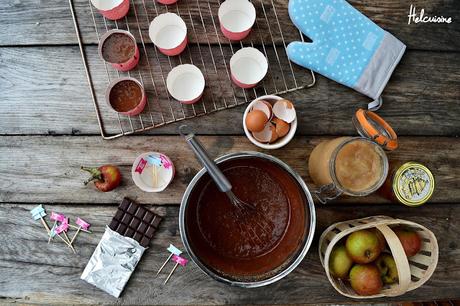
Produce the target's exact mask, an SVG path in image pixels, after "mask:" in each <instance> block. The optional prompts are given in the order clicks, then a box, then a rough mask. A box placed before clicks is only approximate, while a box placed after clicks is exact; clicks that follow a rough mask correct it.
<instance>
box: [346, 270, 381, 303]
mask: <svg viewBox="0 0 460 306" xmlns="http://www.w3.org/2000/svg"><path fill="white" fill-rule="evenodd" d="M350 285H351V288H353V290H355V291H356V293H357V294H359V295H373V294H378V293H379V292H380V290H382V286H383V283H382V279H381V278H380V272H379V269H377V267H376V266H375V265H374V264H365V265H360V264H356V265H354V266H353V267H352V268H351V270H350Z"/></svg>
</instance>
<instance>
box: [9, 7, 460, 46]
mask: <svg viewBox="0 0 460 306" xmlns="http://www.w3.org/2000/svg"><path fill="white" fill-rule="evenodd" d="M74 2H75V7H76V11H77V14H78V17H79V22H80V25H81V30H82V33H83V37H84V38H85V42H86V43H95V42H96V36H95V34H94V25H93V20H92V17H91V14H90V9H89V6H88V0H74ZM274 2H275V4H276V9H277V13H278V15H279V19H280V23H281V27H282V28H283V29H284V33H285V39H286V41H288V42H289V41H292V40H294V39H298V33H297V31H296V30H295V28H294V27H293V25H292V24H291V22H290V19H289V18H288V14H287V1H286V0H276V1H274ZM134 3H136V5H135V7H136V11H137V14H138V18H139V19H140V20H141V22H142V24H144V25H143V28H142V30H143V31H144V30H146V28H147V16H146V11H145V9H144V7H143V5H142V1H141V0H136V1H134ZM144 3H146V8H147V12H148V20H150V21H151V20H152V19H153V17H154V16H155V15H156V11H155V7H154V4H153V1H144ZM196 3H198V1H189V2H187V3H186V2H185V1H181V2H179V12H180V13H181V15H183V18H185V19H186V21H187V22H188V23H189V25H191V23H190V17H189V16H188V14H187V6H189V8H190V10H191V12H192V13H191V15H192V19H193V21H194V24H195V25H196V26H199V25H200V23H201V19H200V18H199V11H198V9H197V8H198V6H197V5H196ZM199 3H201V4H200V5H201V9H202V14H203V15H204V16H205V18H204V19H205V20H204V21H205V23H206V24H207V25H209V27H208V28H207V31H208V33H210V32H211V31H214V29H213V28H212V21H211V20H210V18H209V17H206V16H208V15H209V13H208V12H209V8H208V6H207V2H205V1H199ZM211 3H212V4H213V5H212V7H211V10H212V11H213V13H214V15H216V14H217V8H218V0H215V1H211ZM253 3H254V4H255V5H256V8H257V11H258V16H259V18H258V20H259V22H258V23H259V27H260V33H262V35H264V36H265V38H268V36H269V31H268V24H267V22H266V21H265V18H264V15H263V10H262V5H261V3H262V2H261V0H255V1H253ZM263 3H264V7H265V11H266V13H267V15H268V17H269V18H268V19H269V20H270V21H271V27H272V28H271V30H272V32H273V35H274V36H275V39H276V40H277V42H279V43H280V42H281V39H280V38H281V36H280V35H279V34H278V29H277V27H274V24H275V23H274V14H273V10H272V9H271V2H270V1H268V0H264V1H263ZM351 4H352V5H353V6H355V7H356V8H357V9H358V10H360V11H361V12H363V13H364V14H365V15H366V16H368V17H369V18H371V19H372V20H373V21H375V22H376V23H377V24H378V25H380V26H381V27H383V28H385V29H386V30H388V31H390V32H391V33H393V34H394V35H396V37H398V38H399V39H401V40H402V41H403V42H404V43H406V44H407V45H408V47H409V48H411V49H417V50H451V51H452V50H457V51H458V50H460V42H459V40H458V39H457V38H458V37H459V35H460V26H459V24H458V23H456V22H455V21H454V22H453V23H451V24H410V25H408V24H407V21H408V17H407V15H408V14H409V7H410V5H411V4H413V5H415V6H416V7H417V11H418V9H421V8H424V9H425V10H426V14H429V15H431V16H433V15H437V16H440V15H444V16H446V17H448V16H451V17H452V18H453V19H454V20H456V19H458V17H459V16H460V8H459V6H458V5H456V3H455V0H449V1H441V0H437V1H425V0H415V1H390V0H386V1H379V2H378V3H377V2H374V1H367V0H357V1H351ZM157 8H158V10H159V11H160V12H163V11H164V10H165V9H164V7H162V6H160V5H158V4H157ZM170 9H171V10H173V11H174V10H175V9H176V8H175V7H174V6H173V7H172V8H170ZM0 15H2V18H1V20H0V44H1V45H31V44H40V45H42V44H75V43H76V41H77V40H76V36H75V33H74V28H73V23H72V20H71V15H70V10H69V7H68V3H67V1H58V0H52V1H50V0H48V1H35V0H21V1H14V0H8V1H2V2H1V3H0ZM215 18H216V17H215ZM128 20H129V23H130V24H131V27H132V28H133V27H135V24H134V21H135V16H134V10H133V9H131V11H130V13H129V15H128ZM96 21H97V22H98V23H99V24H100V26H101V27H102V24H103V20H102V18H101V17H100V15H98V14H96ZM215 21H216V22H217V19H216V20H215ZM272 21H273V22H272ZM123 22H124V21H121V22H120V24H121V26H123ZM110 25H111V23H109V26H110ZM12 29H14V30H12ZM56 29H59V30H58V31H56ZM197 29H198V30H199V31H200V32H199V33H198V38H197V37H193V35H192V37H191V39H192V41H200V42H207V40H206V39H205V38H204V35H203V34H204V30H202V29H201V28H200V27H197ZM144 32H145V33H146V31H144ZM48 33H53V35H49V34H48ZM145 36H146V37H147V34H145ZM210 39H211V42H217V37H216V35H211V36H210Z"/></svg>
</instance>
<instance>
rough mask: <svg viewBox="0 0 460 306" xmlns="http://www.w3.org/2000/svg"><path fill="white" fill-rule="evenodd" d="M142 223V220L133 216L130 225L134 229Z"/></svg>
mask: <svg viewBox="0 0 460 306" xmlns="http://www.w3.org/2000/svg"><path fill="white" fill-rule="evenodd" d="M140 223H141V221H140V220H139V219H136V218H133V219H132V220H131V222H130V223H129V227H131V228H133V229H137V227H138V226H139V224H140Z"/></svg>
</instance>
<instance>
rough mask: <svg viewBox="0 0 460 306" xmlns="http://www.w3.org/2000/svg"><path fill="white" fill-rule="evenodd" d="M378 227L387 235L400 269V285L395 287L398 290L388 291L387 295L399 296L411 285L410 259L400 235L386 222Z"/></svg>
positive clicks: (397, 266) (386, 237)
mask: <svg viewBox="0 0 460 306" xmlns="http://www.w3.org/2000/svg"><path fill="white" fill-rule="evenodd" d="M376 227H377V229H378V230H379V231H380V232H381V233H382V234H383V236H385V239H386V241H387V243H388V246H389V247H390V250H391V254H392V255H393V258H394V260H395V263H396V268H397V269H398V278H399V282H398V283H399V285H398V286H397V287H394V289H396V290H394V291H393V290H392V291H390V292H388V293H387V295H388V296H398V295H401V294H404V293H405V292H407V290H408V289H409V285H410V283H411V272H410V265H409V260H408V259H407V256H406V253H405V252H404V249H403V247H402V244H401V242H400V241H399V238H398V236H396V234H395V233H394V232H393V230H392V229H391V228H390V227H389V226H387V225H384V224H382V225H377V226H376ZM392 289H393V288H392Z"/></svg>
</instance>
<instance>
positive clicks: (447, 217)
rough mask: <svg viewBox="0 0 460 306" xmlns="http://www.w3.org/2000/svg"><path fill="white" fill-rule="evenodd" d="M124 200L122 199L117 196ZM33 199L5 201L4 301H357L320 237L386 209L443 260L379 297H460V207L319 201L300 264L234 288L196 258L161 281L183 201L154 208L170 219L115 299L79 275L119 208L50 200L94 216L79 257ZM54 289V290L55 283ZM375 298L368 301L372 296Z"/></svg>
mask: <svg viewBox="0 0 460 306" xmlns="http://www.w3.org/2000/svg"><path fill="white" fill-rule="evenodd" d="M119 200H121V199H119ZM32 207H33V206H32V205H17V204H3V205H1V206H0V227H1V228H2V229H3V230H2V234H0V245H1V246H2V252H0V262H1V264H0V275H2V277H1V278H0V296H3V297H4V299H3V301H5V302H16V303H43V304H61V305H62V304H65V303H69V304H80V303H81V304H98V303H103V304H114V303H116V304H122V305H140V304H200V305H205V304H223V303H229V304H237V303H241V304H254V303H257V304H274V303H282V304H288V303H343V302H353V301H354V300H352V299H345V298H343V297H341V296H340V295H339V294H338V293H337V292H335V290H334V289H333V288H332V286H331V285H330V284H329V283H328V280H327V278H326V275H325V272H324V270H323V268H322V267H321V264H320V261H319V258H318V253H317V252H318V251H317V247H318V246H317V241H318V238H319V235H320V234H321V233H322V231H323V230H324V229H325V228H326V227H327V226H329V225H330V224H332V223H335V222H338V221H344V220H348V219H354V218H360V217H364V216H370V215H380V214H385V215H389V216H393V217H397V218H402V219H407V220H410V221H414V222H417V223H420V224H422V225H425V226H428V227H429V228H430V230H432V231H433V232H434V234H435V235H436V236H437V238H438V243H439V249H440V254H439V263H438V267H437V269H436V271H435V273H434V274H433V276H432V277H431V279H430V280H429V281H428V282H427V283H426V284H425V285H424V286H423V287H422V288H419V289H416V290H414V291H412V292H409V293H407V294H405V295H403V296H400V297H396V298H386V299H377V300H372V301H373V302H377V301H380V302H386V303H389V302H392V301H414V300H433V299H438V300H442V299H458V298H460V283H459V282H458V281H456V280H458V279H460V249H459V241H458V237H459V235H460V228H459V227H458V226H455V225H454V224H453V223H452V222H454V220H455V219H456V218H457V216H458V215H459V214H460V206H458V205H457V206H454V205H443V204H439V205H430V204H428V205H425V206H423V207H421V208H419V209H417V214H414V213H413V210H411V209H407V208H405V207H403V206H393V207H387V208H385V209H382V207H380V206H373V205H369V206H364V207H361V208H360V209H350V208H349V207H343V206H319V207H318V206H317V211H316V213H317V221H318V222H317V230H316V233H315V239H314V243H313V244H312V246H311V248H310V251H309V252H308V254H307V256H306V258H305V259H304V260H303V261H302V263H301V264H300V266H299V267H298V268H297V269H296V270H295V271H294V272H292V273H291V274H289V275H288V276H287V277H286V278H285V279H283V280H281V281H279V282H277V283H275V284H273V285H270V286H268V287H263V288H256V289H241V288H233V287H229V286H227V285H224V284H220V283H218V282H216V281H214V280H212V279H211V278H209V277H208V276H206V275H205V274H204V273H203V272H201V271H200V270H199V269H198V267H197V266H196V265H195V264H194V263H190V264H189V265H187V267H185V268H180V269H177V271H176V272H175V273H174V275H173V277H172V278H171V281H170V282H169V283H168V284H167V285H166V286H164V285H163V284H162V282H163V280H164V278H165V276H166V274H164V273H167V272H169V271H170V269H171V268H172V267H171V266H170V265H169V266H167V267H166V268H165V272H164V273H162V274H160V276H158V277H156V276H155V274H156V271H157V270H158V268H159V266H160V265H161V263H162V262H163V261H164V260H165V259H166V257H167V256H168V253H167V251H166V247H167V246H168V245H169V243H173V244H175V245H176V246H178V247H180V248H183V247H182V244H181V241H180V237H179V233H178V227H177V222H178V220H177V215H178V209H177V207H161V208H158V207H154V208H153V209H154V210H155V211H156V212H158V213H160V214H162V215H164V216H165V219H164V222H163V223H162V224H161V226H160V230H159V231H158V232H157V235H156V236H155V239H154V240H153V244H152V246H151V248H150V249H148V250H147V251H146V253H145V254H144V256H143V258H142V261H141V263H140V264H139V266H138V267H137V268H136V271H135V273H134V274H133V275H132V277H131V280H130V281H129V283H128V285H127V287H126V289H125V291H124V293H123V295H122V296H121V298H120V299H118V300H117V299H115V298H113V297H111V296H109V295H107V294H106V293H104V292H103V291H100V290H99V289H97V288H95V287H93V286H91V285H89V284H87V283H85V282H84V281H82V280H80V279H79V277H80V275H81V273H82V271H83V269H84V267H85V265H86V263H87V261H88V259H89V257H90V256H91V254H92V252H93V251H94V248H95V246H96V244H97V243H98V242H99V239H100V238H101V236H102V233H103V231H104V227H105V225H106V224H107V223H108V222H109V221H110V220H111V218H112V216H113V214H114V213H115V210H116V208H115V207H114V206H99V205H94V204H93V203H87V205H59V204H57V203H56V205H52V206H51V205H48V206H46V205H45V208H47V209H48V212H50V211H51V210H55V211H58V212H62V213H64V214H66V215H67V216H69V217H70V218H71V221H72V220H73V219H75V217H77V216H80V217H81V218H83V219H85V220H88V222H90V223H91V224H92V226H91V230H92V231H93V234H90V235H85V234H80V235H79V236H78V237H77V239H76V243H75V248H76V250H77V253H78V254H77V255H74V254H73V253H72V252H71V251H70V250H68V248H67V247H65V245H64V244H63V243H61V242H59V241H57V240H56V241H53V242H52V243H51V244H49V245H48V244H47V243H46V240H47V237H46V233H45V230H44V229H43V228H42V227H41V225H40V224H39V223H36V222H34V221H33V220H32V219H31V218H30V213H29V211H28V210H29V209H31V208H32ZM18 228H20V229H21V230H17V229H18ZM51 288H52V289H51ZM367 303H370V301H367Z"/></svg>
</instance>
